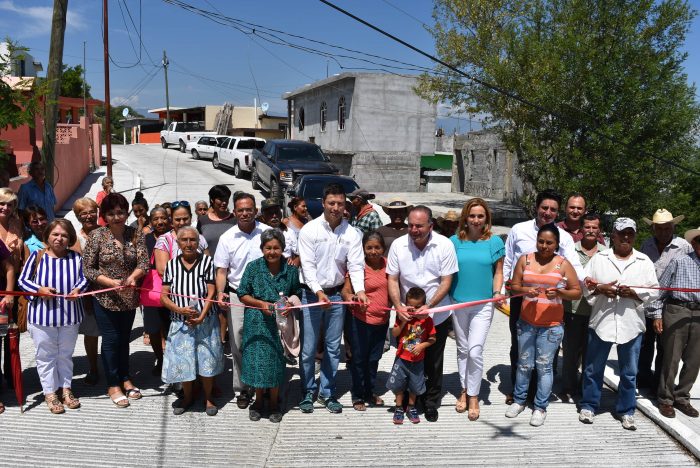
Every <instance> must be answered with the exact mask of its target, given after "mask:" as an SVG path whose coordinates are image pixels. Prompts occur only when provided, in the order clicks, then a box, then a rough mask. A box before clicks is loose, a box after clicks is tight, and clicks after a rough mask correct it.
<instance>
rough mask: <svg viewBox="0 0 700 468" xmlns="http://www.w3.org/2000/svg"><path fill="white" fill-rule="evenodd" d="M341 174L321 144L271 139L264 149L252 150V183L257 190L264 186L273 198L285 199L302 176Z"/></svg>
mask: <svg viewBox="0 0 700 468" xmlns="http://www.w3.org/2000/svg"><path fill="white" fill-rule="evenodd" d="M338 172H339V171H338V168H336V167H335V166H334V165H333V164H331V162H330V159H329V158H328V156H326V155H325V154H323V151H321V148H320V147H319V146H318V145H315V144H313V143H308V142H305V141H296V140H270V141H268V142H267V143H265V146H264V147H263V148H262V149H260V150H258V149H255V150H253V167H252V169H251V176H250V180H251V184H252V185H253V188H254V189H258V188H260V186H264V187H266V188H267V189H268V193H269V194H270V196H271V197H277V198H279V199H282V197H283V195H284V192H285V191H286V190H287V189H288V188H289V187H291V186H292V184H293V183H294V182H295V181H296V179H297V178H298V177H299V176H302V175H305V174H337V173H338Z"/></svg>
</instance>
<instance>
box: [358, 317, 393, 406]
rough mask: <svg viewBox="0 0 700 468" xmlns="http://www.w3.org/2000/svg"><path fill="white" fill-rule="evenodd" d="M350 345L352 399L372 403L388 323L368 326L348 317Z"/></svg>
mask: <svg viewBox="0 0 700 468" xmlns="http://www.w3.org/2000/svg"><path fill="white" fill-rule="evenodd" d="M349 322H350V343H351V347H352V360H351V361H350V373H351V375H352V390H351V394H352V399H353V401H356V400H365V401H372V395H373V394H374V384H375V382H376V380H377V368H378V367H379V360H380V359H381V358H382V354H383V353H384V339H385V338H386V331H387V329H388V328H389V323H388V322H387V323H384V324H381V325H370V324H369V323H365V322H363V321H362V320H360V319H358V318H357V317H355V316H354V315H350V320H349Z"/></svg>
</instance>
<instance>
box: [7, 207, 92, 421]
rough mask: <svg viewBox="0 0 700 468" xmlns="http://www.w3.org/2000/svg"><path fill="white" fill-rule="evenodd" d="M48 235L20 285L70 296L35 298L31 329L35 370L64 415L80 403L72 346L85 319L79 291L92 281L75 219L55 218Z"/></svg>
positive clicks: (51, 403)
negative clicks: (87, 274) (86, 271)
mask: <svg viewBox="0 0 700 468" xmlns="http://www.w3.org/2000/svg"><path fill="white" fill-rule="evenodd" d="M43 240H44V243H45V244H46V250H43V249H42V250H39V251H38V252H34V253H32V254H31V256H30V257H29V259H28V260H27V263H26V264H25V265H24V268H23V269H22V274H21V275H20V278H19V286H20V287H21V288H22V289H23V290H25V291H27V292H31V293H39V294H63V295H67V297H56V296H53V297H36V296H35V297H31V298H30V301H29V311H28V314H27V329H28V331H29V334H30V336H31V337H32V340H33V341H34V348H35V349H36V369H37V371H38V372H39V380H41V387H42V389H43V391H44V399H45V400H46V404H47V405H48V407H49V410H50V411H51V412H52V413H53V414H60V413H63V412H65V408H64V405H65V406H67V407H68V408H69V409H76V408H79V407H80V401H79V400H78V399H77V398H76V397H75V395H74V394H73V391H72V390H71V382H72V380H73V351H74V350H75V342H76V340H77V339H78V326H79V325H80V321H81V320H82V319H83V305H82V301H81V300H80V299H79V298H77V295H78V294H79V293H80V292H81V291H84V290H85V289H87V285H88V283H87V279H86V278H85V276H84V275H83V262H82V258H81V256H80V254H79V253H77V252H74V251H72V250H70V249H69V247H70V246H71V245H73V244H75V242H76V234H75V229H73V225H72V224H71V223H70V222H68V221H66V220H65V219H56V220H54V221H52V222H51V224H49V226H48V227H47V228H46V231H45V234H44V238H43ZM58 391H60V392H61V396H60V397H59V396H58V395H57V392H58ZM61 400H62V401H63V402H62V403H61Z"/></svg>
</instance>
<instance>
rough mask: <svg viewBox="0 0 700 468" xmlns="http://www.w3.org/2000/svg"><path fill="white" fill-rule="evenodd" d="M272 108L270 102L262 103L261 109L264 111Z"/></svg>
mask: <svg viewBox="0 0 700 468" xmlns="http://www.w3.org/2000/svg"><path fill="white" fill-rule="evenodd" d="M269 108H270V104H268V103H266V102H263V103H262V104H260V109H262V111H263V112H267V110H268V109H269Z"/></svg>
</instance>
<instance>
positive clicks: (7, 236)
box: [0, 187, 26, 386]
mask: <svg viewBox="0 0 700 468" xmlns="http://www.w3.org/2000/svg"><path fill="white" fill-rule="evenodd" d="M0 242H2V243H3V244H5V247H7V250H9V252H10V260H11V262H12V265H13V267H14V270H15V271H16V272H19V271H20V269H21V266H22V262H23V253H24V242H23V241H22V222H21V221H20V220H19V218H18V217H17V195H15V192H13V191H12V190H10V189H9V188H6V187H5V188H0ZM24 259H26V257H25V258H24ZM14 286H15V285H14V283H12V284H10V283H8V284H7V288H8V290H14ZM0 307H7V308H10V309H13V310H16V307H17V306H16V304H15V296H4V297H3V298H2V300H0ZM2 341H4V349H5V356H9V349H10V347H9V344H10V342H9V340H8V339H7V338H4V339H2ZM2 349H3V347H0V350H2ZM4 361H5V362H4V365H3V372H4V373H5V379H6V381H7V383H8V385H9V386H12V373H11V372H10V359H5V360H4Z"/></svg>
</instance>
